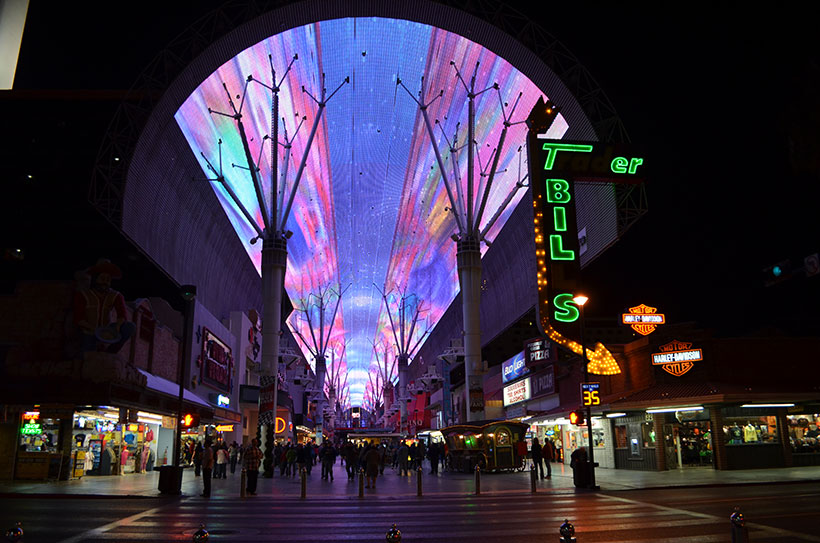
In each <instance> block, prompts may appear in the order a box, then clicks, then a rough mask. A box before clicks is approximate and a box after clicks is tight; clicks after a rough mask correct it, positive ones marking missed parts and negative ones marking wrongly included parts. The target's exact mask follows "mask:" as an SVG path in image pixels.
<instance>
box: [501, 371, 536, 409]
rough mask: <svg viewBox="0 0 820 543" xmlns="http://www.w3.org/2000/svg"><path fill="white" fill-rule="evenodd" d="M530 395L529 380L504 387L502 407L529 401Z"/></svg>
mask: <svg viewBox="0 0 820 543" xmlns="http://www.w3.org/2000/svg"><path fill="white" fill-rule="evenodd" d="M530 397H531V395H530V378H529V377H527V378H526V379H522V380H521V381H516V382H515V383H513V384H511V385H507V386H505V387H504V406H505V407H506V406H508V405H512V404H515V403H518V402H523V401H526V400H529V399H530Z"/></svg>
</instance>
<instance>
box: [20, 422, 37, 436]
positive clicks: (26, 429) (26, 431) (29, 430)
mask: <svg viewBox="0 0 820 543" xmlns="http://www.w3.org/2000/svg"><path fill="white" fill-rule="evenodd" d="M20 433H21V434H23V435H25V436H36V435H40V434H42V433H43V428H42V426H40V424H39V423H37V422H29V423H27V424H25V425H24V426H23V427H22V428H20Z"/></svg>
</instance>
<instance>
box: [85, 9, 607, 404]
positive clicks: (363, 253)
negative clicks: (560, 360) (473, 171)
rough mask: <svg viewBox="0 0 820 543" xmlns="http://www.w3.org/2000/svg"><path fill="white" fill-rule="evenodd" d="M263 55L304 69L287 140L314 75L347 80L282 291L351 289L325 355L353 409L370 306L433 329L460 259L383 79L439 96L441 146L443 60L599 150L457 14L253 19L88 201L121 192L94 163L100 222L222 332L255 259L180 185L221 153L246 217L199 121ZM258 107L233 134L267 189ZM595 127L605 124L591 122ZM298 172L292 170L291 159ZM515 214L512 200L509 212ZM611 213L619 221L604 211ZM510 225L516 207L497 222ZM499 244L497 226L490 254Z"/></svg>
mask: <svg viewBox="0 0 820 543" xmlns="http://www.w3.org/2000/svg"><path fill="white" fill-rule="evenodd" d="M242 4H243V5H246V6H254V5H255V4H254V3H248V2H244V3H242ZM377 4H378V5H377ZM382 4H386V5H382ZM257 7H258V6H257ZM248 9H249V10H250V11H253V10H252V8H251V7H249V8H248ZM222 11H223V12H224V11H225V8H223V10H222ZM317 21H318V22H317ZM552 42H553V43H554V40H552ZM191 43H193V42H191ZM556 47H558V48H559V49H561V48H560V47H559V46H557V45H556ZM562 52H563V51H562ZM269 53H271V54H273V56H274V64H275V66H276V68H277V70H280V71H281V70H283V69H284V68H285V66H286V65H287V61H288V60H289V59H290V58H291V57H292V55H293V54H298V55H299V57H300V60H299V61H298V62H297V63H296V64H295V66H294V71H293V73H292V74H291V76H289V80H288V83H287V85H286V86H287V87H288V89H287V92H285V93H283V100H282V105H283V109H282V115H283V116H284V117H285V121H284V126H287V128H288V130H290V131H291V133H292V132H293V130H294V129H295V126H296V119H297V117H296V114H297V113H298V114H299V115H302V114H304V115H307V116H308V117H312V115H313V113H314V111H315V106H314V105H313V104H311V103H310V101H309V100H307V99H305V96H304V95H303V94H302V93H301V92H300V89H301V87H302V86H304V87H305V88H307V89H308V90H310V91H312V92H313V94H317V92H318V85H319V82H320V80H321V74H322V73H325V74H326V75H327V78H328V79H327V84H326V86H328V87H330V88H333V87H335V84H336V82H337V80H341V79H342V78H344V77H345V76H351V77H352V78H353V84H352V85H350V86H349V88H345V89H343V90H342V91H341V93H342V94H341V96H340V98H339V101H338V102H337V103H335V104H331V105H329V106H328V109H327V111H326V118H325V120H324V122H323V123H322V126H321V129H320V132H319V134H318V135H317V138H318V139H317V142H316V143H314V148H313V149H312V151H311V153H310V155H309V158H310V159H309V162H308V169H307V175H306V178H305V179H304V180H303V182H302V185H301V188H300V193H299V195H298V196H297V200H296V203H295V206H294V212H293V215H292V217H291V221H290V222H289V227H290V228H291V230H292V231H293V232H294V233H295V235H294V236H293V238H292V239H291V241H290V243H289V270H288V278H287V279H286V288H287V290H288V294H289V296H290V297H291V299H295V300H298V299H304V298H305V297H306V296H307V295H309V294H310V293H312V292H316V291H317V290H318V289H319V288H321V287H325V286H327V285H328V284H334V283H337V282H339V281H342V282H345V283H347V282H352V283H353V287H352V288H351V289H350V291H349V293H348V294H347V295H346V296H345V299H344V301H343V305H342V309H341V310H340V312H339V314H338V317H337V322H336V330H337V331H338V332H339V333H340V337H338V338H337V339H338V340H346V341H347V343H348V346H347V351H346V355H347V356H346V361H345V364H346V366H347V367H346V371H347V374H348V384H349V385H350V387H351V398H352V400H353V402H354V404H357V403H359V402H360V401H361V398H362V395H363V394H364V388H365V383H366V382H367V373H368V368H369V366H370V364H371V353H370V344H371V342H373V341H377V340H378V339H379V336H380V335H382V336H386V334H387V331H386V330H384V325H385V324H386V320H387V319H386V315H385V314H384V311H383V307H382V300H381V298H380V296H379V294H378V292H377V291H376V290H375V289H374V288H373V285H374V284H376V285H379V286H382V285H386V286H387V288H392V287H397V288H404V289H407V290H408V291H409V292H412V293H414V294H416V295H418V296H419V297H420V298H422V299H424V300H425V303H426V305H427V307H428V309H429V316H430V317H431V318H432V319H433V321H434V322H435V320H436V319H437V317H438V316H440V315H441V314H442V313H443V311H444V310H445V309H446V308H447V306H448V305H449V304H450V302H451V301H452V299H453V297H454V296H455V294H456V292H457V288H458V286H457V280H456V277H455V266H454V262H455V258H454V254H455V244H454V243H452V241H451V240H450V239H449V236H450V234H452V232H453V227H452V225H450V224H449V221H450V220H451V219H450V218H449V215H448V214H447V213H446V211H444V207H445V206H446V205H447V202H446V199H445V196H444V193H443V187H442V186H441V183H440V181H438V177H437V174H436V171H437V169H438V167H437V166H435V164H434V161H433V156H432V150H431V148H430V145H429V136H428V135H427V134H426V133H425V132H424V129H423V126H422V125H421V123H420V121H419V119H418V115H417V108H416V106H415V104H414V103H413V102H412V100H410V99H409V97H407V96H406V95H402V94H400V91H398V90H397V88H396V84H395V78H396V76H399V77H401V78H402V79H403V80H405V81H406V82H407V84H408V85H409V87H410V88H411V89H416V88H418V86H419V81H420V77H421V76H422V75H424V76H425V77H426V78H427V81H431V82H432V87H433V91H434V92H435V90H436V89H437V88H441V89H443V90H444V98H443V99H442V100H441V101H440V105H439V106H438V108H437V110H436V115H435V116H436V118H439V119H440V120H441V122H442V125H443V126H444V127H445V128H446V131H447V132H448V133H449V135H451V134H452V132H454V131H455V124H456V122H457V121H458V120H459V118H460V117H463V116H464V115H462V113H463V112H462V109H463V107H465V106H464V104H466V101H465V97H464V92H463V89H460V88H459V87H458V86H457V84H456V80H455V77H454V71H453V69H452V67H451V66H450V65H449V63H450V60H454V61H456V65H457V66H459V68H460V69H461V70H462V72H464V73H465V74H471V73H472V70H473V67H474V65H475V63H476V61H480V62H481V67H480V68H479V72H478V75H479V80H480V83H479V84H478V85H477V86H478V87H479V88H484V87H486V86H488V85H489V84H491V83H493V82H498V83H499V85H500V87H501V92H502V99H503V100H509V101H510V102H511V101H513V100H514V99H515V96H516V95H517V94H518V92H519V91H520V92H522V93H523V100H522V106H521V108H520V109H519V112H518V116H519V118H523V117H524V116H525V115H526V113H527V112H528V110H529V108H530V107H531V105H532V104H533V103H534V102H535V100H536V99H537V98H538V96H541V95H542V94H543V95H546V96H548V97H549V98H550V99H552V100H553V101H555V102H556V103H559V104H560V105H561V107H562V119H561V123H559V126H557V127H556V131H557V133H556V135H557V136H559V137H560V136H563V137H569V138H573V139H598V137H597V134H596V130H595V126H593V123H592V120H591V119H590V118H589V117H588V116H587V114H586V113H585V111H584V108H583V107H582V105H581V104H579V103H578V101H577V100H576V99H575V98H574V95H573V92H571V91H570V90H569V89H568V88H567V87H566V86H565V85H564V83H563V82H562V81H561V79H560V77H558V75H556V73H555V72H554V71H553V70H551V69H550V68H549V67H548V66H546V65H545V64H544V62H543V61H541V59H539V58H538V56H536V55H535V54H534V53H533V52H532V51H530V50H528V49H527V48H526V47H524V46H523V45H522V44H521V43H519V42H517V41H516V40H515V39H513V38H512V37H511V36H509V35H508V34H506V33H504V32H502V31H501V30H499V29H498V28H496V27H494V26H491V25H489V24H488V23H487V22H485V21H483V20H480V19H477V18H476V17H473V16H471V15H468V14H466V13H464V12H462V11H459V10H457V9H454V8H452V7H449V6H446V5H443V4H437V3H427V2H405V3H395V2H389V3H369V2H352V3H351V2H321V3H316V4H314V3H311V2H303V3H296V4H289V5H285V6H282V7H279V8H278V9H274V10H272V11H268V12H266V13H263V14H261V15H259V16H258V17H256V18H252V19H251V20H249V21H248V22H245V23H243V24H241V25H238V26H236V28H235V29H234V30H232V31H230V32H228V33H226V34H225V35H223V36H221V37H219V38H218V39H216V40H215V41H213V43H211V44H210V45H209V46H207V47H206V48H205V49H204V51H203V52H201V53H200V54H199V55H198V56H196V58H194V59H193V60H192V61H191V62H190V63H189V64H187V65H186V66H185V68H184V69H183V70H182V71H181V72H180V73H179V75H178V76H177V77H176V79H175V80H174V81H173V82H172V83H170V84H169V85H168V86H167V88H166V89H165V91H164V94H163V96H162V98H161V99H160V100H159V101H158V102H157V103H156V104H154V105H153V108H152V109H151V113H150V115H149V117H148V119H147V121H146V123H145V125H144V128H143V130H142V134H141V135H140V137H139V140H138V141H137V142H136V143H135V144H134V145H133V154H132V155H131V159H130V160H129V161H128V170H127V174H126V181H125V183H124V186H123V185H120V187H119V188H120V190H121V195H122V196H121V198H120V199H119V203H120V207H119V209H116V202H114V205H113V206H110V207H109V208H107V209H106V206H105V202H106V201H107V200H105V199H104V198H99V196H100V191H99V189H101V188H102V189H105V188H108V190H111V188H112V186H113V185H115V184H116V183H117V181H118V179H117V178H116V177H117V176H116V175H110V174H111V172H110V171H106V170H105V167H104V164H105V161H100V165H98V170H97V172H96V173H97V176H96V178H95V184H94V186H93V187H92V200H96V203H97V205H98V207H100V208H102V209H103V211H104V212H106V211H107V215H108V216H109V218H111V219H112V220H115V222H118V223H119V224H118V226H119V227H120V228H122V230H123V231H124V232H125V233H126V234H127V235H128V236H129V237H131V238H132V239H133V240H134V241H135V242H136V243H137V244H138V245H139V246H140V247H141V248H142V249H143V250H144V251H145V252H146V253H147V254H148V255H149V256H150V257H151V258H153V259H154V260H155V261H157V263H158V264H160V265H161V266H162V267H163V268H164V269H165V270H166V271H167V272H168V273H169V274H170V275H171V276H172V277H174V278H175V279H176V280H178V281H179V282H180V283H194V284H197V285H199V286H200V292H201V293H202V294H201V299H202V301H203V303H204V304H205V305H206V307H209V309H211V311H213V312H214V313H215V314H217V316H218V317H222V316H224V315H225V313H226V312H227V311H229V310H236V309H246V308H248V307H258V306H259V305H260V302H261V300H259V299H258V297H259V294H258V274H257V273H256V272H257V268H258V256H259V255H258V246H257V247H254V246H253V245H251V244H250V239H251V238H252V237H253V235H252V233H251V229H250V227H249V226H248V225H247V224H245V223H244V220H243V219H242V217H241V216H240V215H239V213H238V212H237V211H236V209H234V208H233V206H232V205H231V204H230V201H229V199H228V198H227V197H226V195H225V194H224V192H223V191H222V190H221V189H219V188H217V187H216V186H214V185H211V186H208V183H207V182H202V181H200V182H196V181H193V180H192V178H195V177H204V173H203V168H204V159H202V157H201V154H200V153H203V154H205V155H206V156H207V157H209V158H210V159H211V160H212V161H215V159H216V156H217V145H216V142H217V140H219V139H222V140H223V141H225V145H224V146H223V153H224V156H223V164H224V166H225V170H224V173H225V176H226V178H227V179H228V182H229V183H231V184H232V186H233V187H234V189H235V190H236V191H237V192H239V193H240V197H241V198H242V199H243V202H246V207H248V208H250V209H251V210H255V209H257V206H256V205H255V204H253V189H252V187H251V184H250V181H249V180H248V178H247V172H244V171H243V170H240V169H237V168H231V167H230V166H229V165H230V164H231V163H239V164H243V160H241V156H242V155H241V146H238V145H237V135H236V130H235V129H234V128H233V126H232V122H231V121H230V120H229V119H227V120H226V119H224V118H214V116H212V115H209V114H208V112H207V108H208V107H212V108H213V109H221V110H227V107H228V106H227V99H226V97H225V95H224V91H223V89H222V88H221V84H222V82H225V83H226V84H228V86H229V89H230V90H231V92H232V94H237V93H241V92H242V87H243V84H244V81H245V78H246V77H247V75H250V74H253V75H254V76H255V77H256V78H259V79H262V80H267V79H268V77H269V73H268V68H267V66H268V64H267V56H268V54H269ZM553 58H556V57H555V56H553ZM558 58H564V59H565V60H566V59H570V58H571V57H570V56H569V55H566V56H563V57H560V56H559V57H558ZM572 69H573V70H575V71H576V76H577V74H578V72H579V71H580V73H581V75H585V72H583V70H582V69H581V68H580V67H579V66H578V65H577V63H573V66H572ZM581 79H584V78H583V77H582V78H581ZM573 81H575V82H576V83H577V82H578V78H577V77H575V78H574V79H573ZM257 90H258V91H259V92H257V93H256V94H255V95H254V94H253V93H254V91H253V90H251V93H250V94H249V95H248V105H247V106H246V107H248V109H247V110H246V111H247V112H246V126H247V125H250V127H251V128H250V132H252V134H251V135H250V136H251V137H255V138H256V139H255V141H256V146H254V144H253V143H252V148H253V150H254V155H256V154H257V152H259V156H262V157H263V159H262V160H263V162H262V164H261V165H260V166H261V169H262V171H263V172H265V171H266V170H267V166H266V158H265V157H266V155H267V156H269V154H268V153H267V152H262V149H260V148H259V147H258V143H259V142H260V141H261V139H262V135H263V134H267V133H269V131H270V112H269V109H268V108H269V105H268V104H269V101H270V98H269V94H265V93H264V92H262V89H261V88H259V89H257ZM494 106H495V107H494ZM497 106H498V96H496V95H494V94H493V93H487V94H486V95H485V97H484V98H483V99H482V100H480V101H479V102H478V115H477V119H478V126H477V128H478V131H477V139H478V140H479V141H481V142H482V143H484V142H485V141H486V142H487V143H489V144H490V145H491V146H494V145H495V140H496V138H497V134H498V130H500V126H499V125H500V122H499V120H498V113H499V108H498V107H497ZM609 109H611V108H609ZM595 111H596V112H597V113H600V111H601V108H597V109H595ZM613 118H614V117H613ZM596 120H598V121H599V122H598V123H597V124H598V129H599V130H600V129H601V128H602V127H607V126H608V127H609V128H611V127H612V126H615V127H616V128H617V127H618V126H619V123H618V122H614V124H613V120H612V118H610V119H596ZM448 121H449V122H448ZM519 132H521V133H520V134H511V137H510V141H511V142H512V143H511V144H510V145H508V146H507V152H506V153H505V154H504V155H502V156H503V159H502V160H503V164H502V167H504V168H507V170H508V173H507V174H505V175H502V176H500V179H499V181H498V182H497V185H496V187H497V188H496V191H495V192H494V193H493V194H492V195H491V204H490V205H495V206H497V205H498V204H499V203H500V202H501V200H503V198H504V196H506V192H507V191H508V190H509V187H510V186H512V184H514V183H515V181H516V179H517V177H516V175H517V173H518V172H517V164H518V163H517V156H518V155H517V154H516V150H517V148H518V145H520V144H521V143H522V141H523V140H522V134H523V127H521V129H520V130H519ZM463 137H464V135H463V133H462V138H463ZM302 138H303V139H301V140H300V139H299V138H297V140H296V142H295V144H294V147H295V149H298V147H299V144H300V141H301V142H302V143H304V133H303V134H302ZM121 154H123V153H121ZM294 156H295V157H297V159H298V156H299V154H298V153H295V155H294ZM485 156H486V155H485ZM103 158H104V157H103ZM268 162H269V161H268ZM524 168H526V161H524ZM106 176H107V178H106ZM119 181H120V182H122V180H119ZM95 189H97V193H96V194H95ZM214 189H215V190H214ZM95 196H98V197H97V198H95ZM521 196H523V192H522V193H519V195H518V198H516V200H515V201H514V203H518V201H519V200H520V198H521ZM114 200H115V199H114ZM108 201H110V200H108ZM101 203H102V205H101ZM111 207H113V208H114V209H112V208H111ZM605 207H606V206H605ZM608 207H610V208H611V209H610V211H611V212H612V213H613V214H614V213H615V210H614V203H612V204H611V205H609V206H608ZM492 211H494V210H490V212H489V213H488V214H487V217H490V216H491V215H492ZM511 211H512V207H510V208H509V209H508V210H507V215H508V214H509V212H511ZM252 213H254V214H256V212H255V211H252ZM502 226H503V221H499V224H498V227H497V228H496V230H495V231H494V232H491V235H490V238H492V237H494V234H495V233H497V231H498V228H500V227H502ZM226 281H227V283H228V284H226ZM290 319H291V321H290V325H291V326H293V327H302V328H304V326H305V324H304V322H300V321H299V320H298V319H297V318H296V317H295V315H291V317H290Z"/></svg>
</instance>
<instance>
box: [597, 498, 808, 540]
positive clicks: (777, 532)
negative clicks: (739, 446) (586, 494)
mask: <svg viewBox="0 0 820 543" xmlns="http://www.w3.org/2000/svg"><path fill="white" fill-rule="evenodd" d="M609 498H611V499H613V500H618V501H622V502H626V503H632V504H641V505H648V506H651V507H654V508H656V509H661V510H663V511H670V512H674V513H678V514H684V515H692V516H695V517H698V518H702V519H710V520H711V519H721V517H719V516H717V515H709V514H708V513H698V512H696V511H687V510H686V509H678V508H676V507H669V506H667V505H657V504H654V503H651V502H644V501H640V500H630V499H629V498H622V497H620V496H611V495H610V496H609ZM722 520H723V521H724V522H726V525H727V526H728V525H729V517H728V516H727V517H726V518H725V519H722ZM746 526H747V527H748V528H749V529H755V530H761V531H764V532H767V533H768V534H771V535H772V536H782V537H792V538H798V539H802V540H804V541H817V542H820V537H816V536H813V535H809V534H804V533H801V532H793V531H791V530H784V529H782V528H775V527H774V526H766V525H764V524H758V523H756V522H746Z"/></svg>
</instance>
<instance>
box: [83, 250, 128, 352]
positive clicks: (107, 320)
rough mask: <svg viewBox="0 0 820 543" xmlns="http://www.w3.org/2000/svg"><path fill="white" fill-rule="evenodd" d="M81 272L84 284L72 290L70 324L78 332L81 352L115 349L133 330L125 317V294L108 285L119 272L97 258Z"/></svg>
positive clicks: (115, 266) (116, 277) (117, 268)
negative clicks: (85, 283) (86, 282)
mask: <svg viewBox="0 0 820 543" xmlns="http://www.w3.org/2000/svg"><path fill="white" fill-rule="evenodd" d="M85 274H86V275H87V276H88V277H89V279H90V281H89V283H88V285H82V286H78V288H77V291H76V292H75V294H74V324H75V325H76V326H77V327H78V328H79V331H80V334H81V336H82V352H84V353H85V352H90V351H104V352H108V353H117V352H119V350H120V349H121V348H122V346H123V345H124V344H125V342H126V341H128V339H129V338H131V336H132V335H134V332H135V330H136V326H135V325H134V323H133V322H128V321H126V312H125V298H123V296H122V294H120V293H119V292H118V291H116V290H114V289H112V288H111V281H112V280H113V279H119V278H121V277H122V272H121V271H120V269H119V267H117V265H116V264H113V263H112V262H111V261H110V260H106V259H100V260H98V261H97V263H96V264H95V265H93V266H91V267H90V268H88V269H87V270H85ZM112 313H113V318H112Z"/></svg>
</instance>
